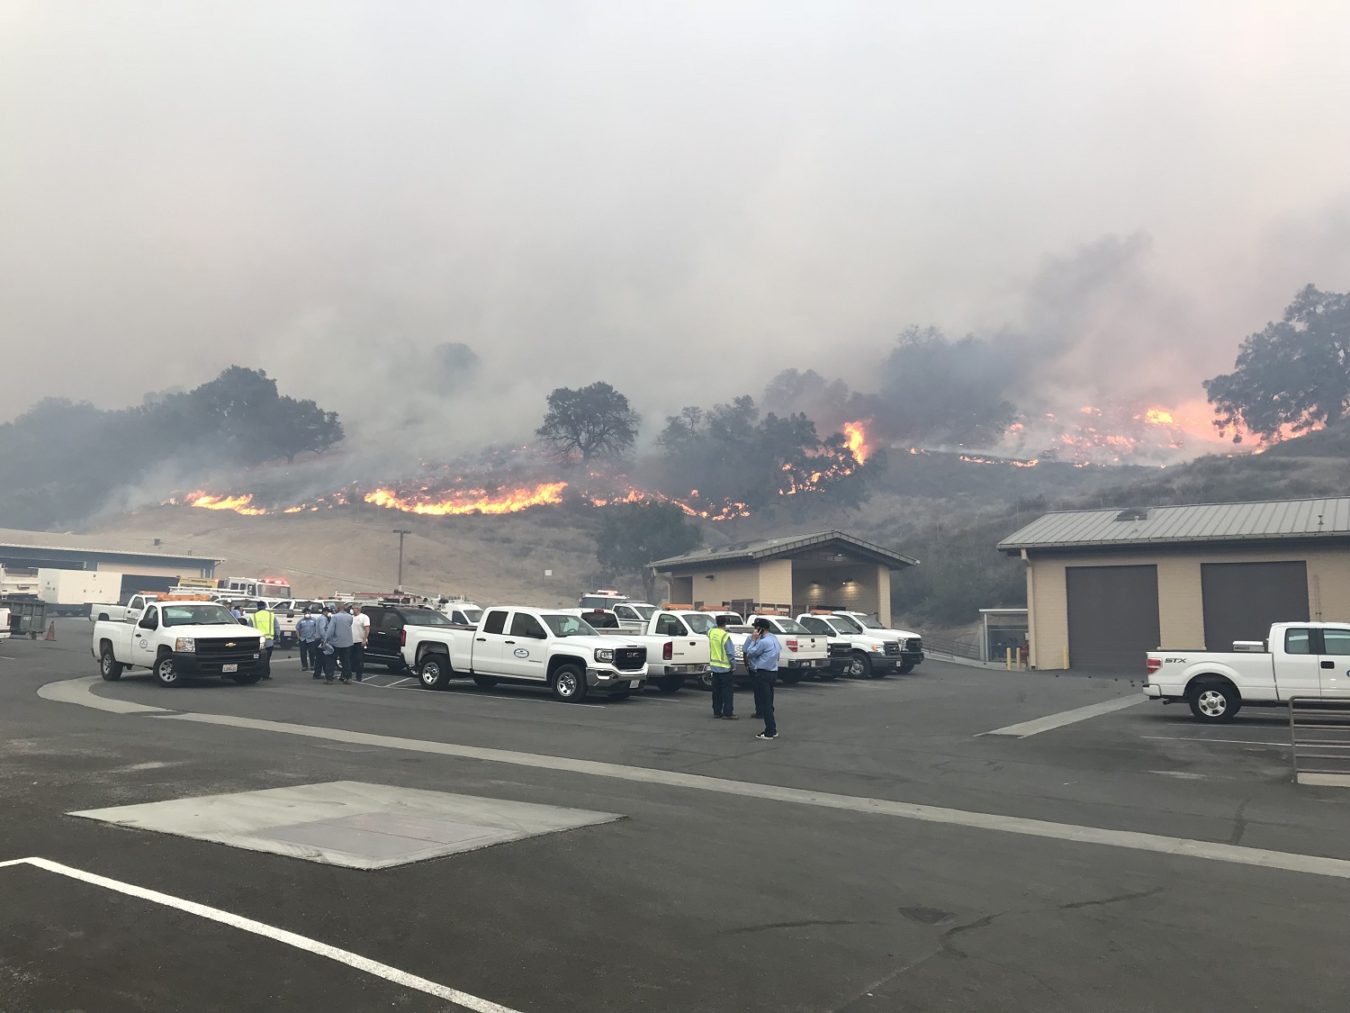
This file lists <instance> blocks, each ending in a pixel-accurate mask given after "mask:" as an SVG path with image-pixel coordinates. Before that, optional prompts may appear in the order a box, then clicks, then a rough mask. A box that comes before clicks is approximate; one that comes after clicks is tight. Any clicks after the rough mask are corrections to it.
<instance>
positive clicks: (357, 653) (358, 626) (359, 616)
mask: <svg viewBox="0 0 1350 1013" xmlns="http://www.w3.org/2000/svg"><path fill="white" fill-rule="evenodd" d="M368 643H370V616H368V615H366V614H365V613H364V612H362V611H361V606H360V605H353V606H352V675H354V676H355V677H356V681H357V682H361V681H363V680H364V679H365V677H366V644H368Z"/></svg>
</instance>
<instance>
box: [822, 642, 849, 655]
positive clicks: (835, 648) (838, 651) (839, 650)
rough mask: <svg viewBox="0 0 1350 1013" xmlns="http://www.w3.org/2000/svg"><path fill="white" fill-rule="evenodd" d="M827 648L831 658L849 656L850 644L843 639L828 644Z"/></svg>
mask: <svg viewBox="0 0 1350 1013" xmlns="http://www.w3.org/2000/svg"><path fill="white" fill-rule="evenodd" d="M825 650H826V652H827V653H828V654H829V656H830V657H831V658H847V657H848V656H849V646H848V644H846V643H844V642H843V641H841V640H835V641H832V642H830V643H828V644H826V645H825Z"/></svg>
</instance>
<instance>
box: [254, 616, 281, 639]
mask: <svg viewBox="0 0 1350 1013" xmlns="http://www.w3.org/2000/svg"><path fill="white" fill-rule="evenodd" d="M264 617H265V618H264ZM252 622H253V628H254V629H256V630H257V631H258V632H259V633H261V634H262V635H263V636H265V637H271V638H272V639H273V640H275V639H276V638H277V617H276V616H274V615H272V613H271V611H270V610H268V609H263V610H262V611H261V612H254V613H253V618H252Z"/></svg>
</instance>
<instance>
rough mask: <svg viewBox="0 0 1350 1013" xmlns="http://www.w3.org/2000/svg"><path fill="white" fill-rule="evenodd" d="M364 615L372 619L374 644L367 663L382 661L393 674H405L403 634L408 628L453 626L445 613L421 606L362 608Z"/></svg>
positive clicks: (375, 606)
mask: <svg viewBox="0 0 1350 1013" xmlns="http://www.w3.org/2000/svg"><path fill="white" fill-rule="evenodd" d="M361 612H362V614H364V615H366V616H368V617H369V618H370V640H369V642H368V643H367V644H366V661H367V662H372V661H378V662H380V663H382V664H385V665H388V666H389V671H391V672H401V671H403V669H404V668H406V667H407V666H405V665H404V664H403V655H402V649H403V630H404V628H405V627H407V626H451V625H453V624H452V623H451V622H450V620H449V619H447V618H446V616H445V614H444V613H441V612H437V611H436V610H435V609H429V608H421V607H419V606H417V605H362V606H361Z"/></svg>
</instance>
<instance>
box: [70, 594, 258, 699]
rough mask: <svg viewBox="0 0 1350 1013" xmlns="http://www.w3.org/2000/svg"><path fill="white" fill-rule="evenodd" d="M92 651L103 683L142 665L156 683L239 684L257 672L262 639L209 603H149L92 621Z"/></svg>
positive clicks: (255, 632)
mask: <svg viewBox="0 0 1350 1013" xmlns="http://www.w3.org/2000/svg"><path fill="white" fill-rule="evenodd" d="M92 651H93V655H94V657H95V658H97V659H98V667H99V673H100V674H101V675H102V676H103V678H104V679H106V680H108V681H109V682H116V681H117V680H118V679H120V678H122V672H123V671H124V670H125V669H128V668H148V669H150V671H151V672H152V673H154V676H155V678H156V679H157V680H159V684H160V685H161V686H177V685H178V684H179V683H180V682H182V680H183V679H184V678H190V677H193V676H207V677H213V678H226V679H233V680H234V681H235V682H237V683H239V684H240V685H247V684H249V683H254V682H257V681H258V680H259V679H260V678H261V677H262V674H263V663H262V638H261V637H260V636H259V635H258V631H257V630H255V629H253V628H252V627H251V626H241V625H240V623H239V620H237V619H235V618H234V616H233V615H231V614H230V610H229V609H227V608H225V607H224V606H223V605H217V604H216V603H215V602H203V601H152V602H150V603H148V604H147V605H146V607H145V610H144V611H143V612H142V613H141V614H140V615H139V616H132V617H130V618H128V619H126V620H125V621H118V620H112V619H101V620H98V621H96V622H95V623H94V638H93V646H92Z"/></svg>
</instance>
